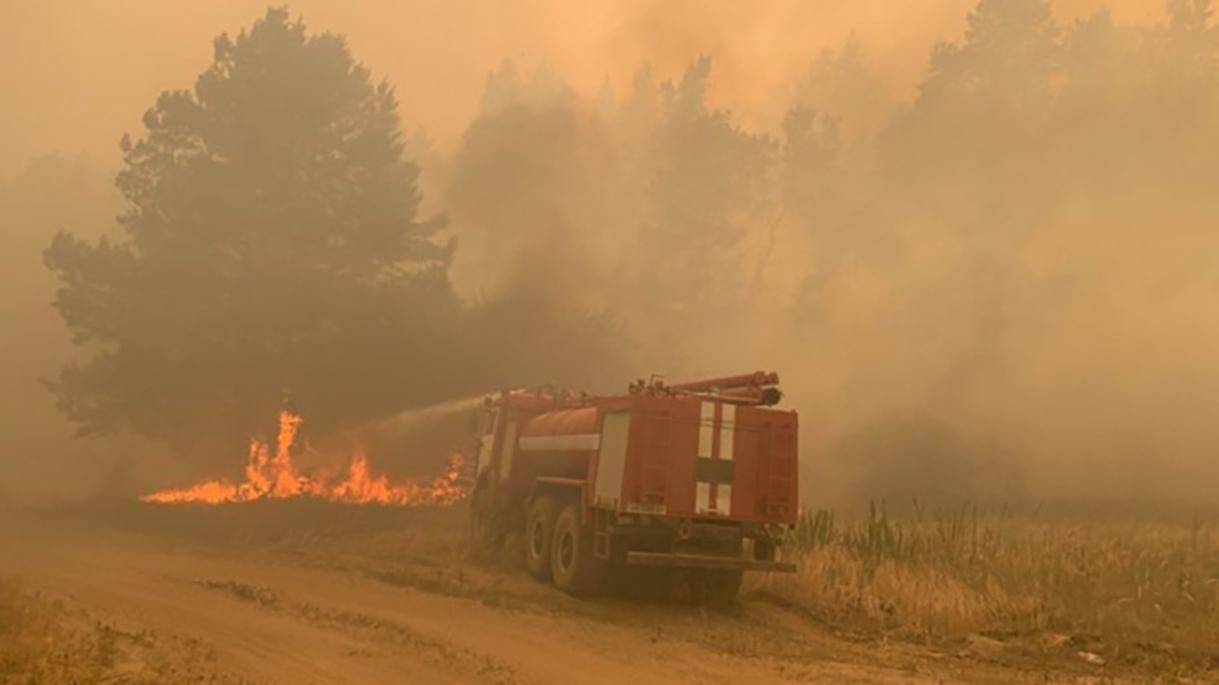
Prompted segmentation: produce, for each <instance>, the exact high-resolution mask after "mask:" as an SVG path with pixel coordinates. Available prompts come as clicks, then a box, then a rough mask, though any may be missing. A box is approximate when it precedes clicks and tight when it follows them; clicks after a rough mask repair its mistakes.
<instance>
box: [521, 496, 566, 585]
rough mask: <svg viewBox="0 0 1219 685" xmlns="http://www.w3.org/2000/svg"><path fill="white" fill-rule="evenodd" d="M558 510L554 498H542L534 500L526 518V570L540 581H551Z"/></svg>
mask: <svg viewBox="0 0 1219 685" xmlns="http://www.w3.org/2000/svg"><path fill="white" fill-rule="evenodd" d="M558 509H559V508H558V504H557V503H556V502H555V501H554V498H553V497H548V496H542V497H538V498H536V499H534V500H533V503H532V504H530V505H529V513H528V515H526V517H525V568H526V569H528V570H529V575H531V576H533V577H534V578H537V579H538V580H543V581H544V580H550V573H551V568H550V567H551V564H552V559H551V556H552V555H551V553H550V548H551V546H552V544H553V543H554V526H555V519H557V518H558V513H559V512H558Z"/></svg>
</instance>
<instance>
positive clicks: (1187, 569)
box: [753, 505, 1219, 672]
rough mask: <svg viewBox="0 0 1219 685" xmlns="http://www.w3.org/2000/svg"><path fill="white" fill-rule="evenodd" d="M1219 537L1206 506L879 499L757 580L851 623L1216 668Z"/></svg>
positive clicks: (806, 522) (810, 533) (809, 519)
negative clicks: (1164, 513)
mask: <svg viewBox="0 0 1219 685" xmlns="http://www.w3.org/2000/svg"><path fill="white" fill-rule="evenodd" d="M1217 543H1219V534H1217V532H1216V531H1215V530H1214V529H1213V528H1212V527H1210V526H1208V525H1204V524H1203V522H1202V521H1201V519H1200V518H1199V517H1198V516H1197V515H1194V516H1193V517H1187V519H1186V520H1185V521H1183V522H1178V523H1172V522H1160V523H1145V522H1143V523H1140V522H1121V521H1118V520H1108V521H1103V520H1102V521H1088V520H1083V519H1080V518H1076V519H1074V520H1063V519H1055V520H1051V519H1049V518H1048V517H1044V516H1040V517H1039V516H1025V517H1015V516H1011V515H1006V514H998V513H989V514H988V513H985V512H980V511H979V510H978V508H976V507H972V506H970V507H965V508H962V509H960V510H957V511H955V512H952V513H947V514H945V513H940V514H937V515H934V516H930V517H928V516H925V514H924V512H922V511H920V510H919V509H918V507H917V505H916V508H915V515H914V516H912V517H910V518H909V519H907V520H904V521H895V520H893V519H891V518H890V517H889V516H888V515H887V514H886V513H885V512H884V509H883V507H880V508H877V507H873V508H872V510H871V512H870V514H869V515H868V516H867V517H866V518H864V519H863V520H861V521H858V522H854V523H851V524H846V525H843V524H840V523H838V522H836V521H835V519H834V517H833V516H832V515H830V514H828V513H826V512H818V513H810V514H808V515H806V516H805V517H804V518H803V519H802V520H801V522H800V525H799V526H798V527H797V529H796V530H795V532H794V534H793V536H792V540H791V548H790V551H791V552H793V553H794V555H795V556H796V558H797V561H798V562H799V564H800V571H799V573H797V574H796V575H794V576H774V577H770V578H763V579H759V580H758V581H757V582H756V583H755V585H754V586H753V587H754V589H755V590H756V591H758V592H759V593H760V594H762V595H763V596H770V597H772V598H774V599H777V600H779V601H783V602H786V603H790V604H791V605H793V606H796V607H799V608H802V609H804V610H806V611H807V612H809V613H810V614H812V615H815V616H816V617H818V618H819V619H821V620H825V621H829V622H833V623H837V624H841V625H845V626H850V627H852V628H855V629H861V630H880V631H884V632H886V633H893V634H897V635H900V636H902V637H908V638H914V639H922V640H963V639H966V638H969V637H970V636H978V635H982V636H987V637H989V638H994V639H1001V640H1008V641H1018V642H1021V643H1022V644H1024V645H1026V646H1027V645H1037V646H1038V649H1043V650H1044V649H1045V648H1047V645H1048V646H1049V647H1052V648H1055V649H1057V648H1061V650H1063V651H1069V652H1070V653H1071V654H1076V655H1083V654H1095V655H1097V656H1099V657H1101V658H1102V659H1106V660H1109V661H1113V660H1116V661H1118V662H1123V663H1129V664H1131V665H1143V666H1148V667H1151V668H1155V669H1169V670H1171V669H1176V668H1179V667H1184V668H1186V669H1187V670H1190V671H1194V672H1196V671H1199V670H1201V671H1209V670H1211V669H1216V668H1219V544H1217ZM1089 658H1091V657H1089ZM1165 672H1168V671H1165Z"/></svg>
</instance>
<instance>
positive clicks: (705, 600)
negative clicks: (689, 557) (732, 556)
mask: <svg viewBox="0 0 1219 685" xmlns="http://www.w3.org/2000/svg"><path fill="white" fill-rule="evenodd" d="M744 575H745V573H744V572H743V571H730V570H726V569H703V570H701V571H697V572H695V574H694V578H692V581H693V583H694V588H693V589H694V596H695V599H696V601H698V602H699V603H700V604H703V605H704V606H709V607H714V608H718V609H723V608H726V607H729V606H732V603H733V602H735V601H736V597H737V595H738V594H740V592H741V580H742V578H743V577H744Z"/></svg>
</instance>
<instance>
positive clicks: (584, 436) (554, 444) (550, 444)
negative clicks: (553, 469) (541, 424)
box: [517, 433, 601, 452]
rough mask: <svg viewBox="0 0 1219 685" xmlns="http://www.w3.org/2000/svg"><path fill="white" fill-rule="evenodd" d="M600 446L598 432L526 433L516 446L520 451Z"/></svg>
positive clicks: (588, 448)
mask: <svg viewBox="0 0 1219 685" xmlns="http://www.w3.org/2000/svg"><path fill="white" fill-rule="evenodd" d="M600 446H601V434H600V433H573V434H571V435H526V436H523V437H522V438H521V439H520V441H519V442H517V447H518V448H519V449H520V450H521V451H522V452H545V451H553V452H566V451H572V452H574V451H581V450H590V451H591V450H595V449H597V448H598V447H600Z"/></svg>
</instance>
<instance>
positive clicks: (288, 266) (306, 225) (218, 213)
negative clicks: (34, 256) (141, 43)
mask: <svg viewBox="0 0 1219 685" xmlns="http://www.w3.org/2000/svg"><path fill="white" fill-rule="evenodd" d="M144 126H145V129H146V131H145V133H144V135H143V137H142V138H140V139H138V140H136V141H134V142H132V141H131V140H130V139H129V138H128V137H126V136H124V138H123V145H122V148H123V151H124V160H123V161H124V166H123V169H122V171H121V172H120V173H119V175H118V178H117V184H118V187H119V189H120V190H121V191H122V193H123V195H124V197H125V198H126V200H127V203H128V205H127V209H126V211H124V212H123V214H122V215H121V216H120V218H119V223H120V224H121V228H122V230H123V232H124V234H125V237H124V239H122V240H121V241H110V240H106V239H102V240H101V241H99V242H96V243H90V242H85V241H82V240H80V239H77V238H75V237H73V236H72V235H70V234H66V233H61V234H59V235H57V236H56V237H55V239H54V241H53V242H52V244H51V246H50V247H49V248H48V249H47V251H46V253H45V258H46V262H47V264H48V266H49V267H50V268H51V269H53V270H55V271H56V272H57V273H58V275H59V278H60V281H61V288H60V290H59V291H58V294H57V296H56V300H55V305H56V307H57V308H58V309H59V312H60V314H61V315H62V317H63V319H64V321H65V322H66V324H67V325H68V327H69V328H70V329H71V330H72V332H73V334H74V338H75V341H76V342H77V343H78V344H79V345H80V346H81V348H82V350H84V351H86V352H87V353H88V357H87V359H85V360H84V361H83V362H74V363H72V364H69V365H68V366H67V367H65V368H64V369H63V371H62V373H61V374H60V376H59V377H58V379H57V380H56V381H55V382H54V383H53V384H52V385H53V388H54V390H55V392H56V393H57V395H58V399H59V403H60V406H61V408H62V409H63V410H64V411H65V412H66V413H67V415H68V416H69V418H71V419H72V420H73V421H75V422H76V423H78V424H79V426H80V429H81V431H82V432H84V433H93V432H104V431H110V430H115V429H123V428H133V429H135V430H136V431H138V432H140V433H143V434H145V435H149V436H153V437H158V438H168V439H174V440H181V441H184V442H185V441H190V440H193V439H195V437H196V436H198V435H200V434H201V433H208V432H223V433H225V435H228V436H233V437H235V438H239V437H241V436H244V435H247V434H248V433H249V431H251V430H252V429H253V428H254V427H255V426H257V425H260V424H261V422H265V421H266V419H267V417H268V416H273V415H274V411H275V410H276V409H277V408H278V407H279V406H280V404H281V403H283V402H284V401H285V400H287V401H289V402H290V403H291V404H292V405H293V406H294V407H295V408H297V409H298V411H302V412H305V413H307V414H310V415H311V416H312V418H313V419H314V425H318V424H321V425H325V424H326V423H328V422H338V421H343V420H345V419H350V418H356V417H359V416H361V415H367V414H373V413H377V412H380V411H386V410H388V409H392V408H395V405H400V404H402V403H406V402H409V401H412V400H418V399H426V397H424V395H425V394H426V393H428V392H435V388H436V385H435V383H437V382H439V380H438V378H439V374H440V373H442V371H441V369H442V368H443V365H438V364H436V363H434V361H435V358H436V355H439V354H444V353H445V352H442V350H444V340H443V337H444V336H443V335H441V333H442V329H443V328H444V326H445V325H446V324H447V323H451V322H452V321H453V316H455V314H454V309H455V306H454V305H455V300H454V298H453V297H452V295H451V291H450V288H449V286H448V281H447V279H446V276H445V269H446V265H447V263H448V261H449V257H450V254H451V245H448V244H443V243H441V242H438V241H437V240H436V236H437V232H438V231H439V230H440V229H441V227H442V222H440V221H437V220H429V221H421V220H419V219H418V217H417V213H418V206H419V202H420V195H419V192H418V191H417V187H416V177H417V174H418V171H417V168H416V166H415V165H414V164H413V163H411V162H410V161H408V160H406V159H404V158H403V155H402V151H403V141H402V137H401V133H400V129H399V119H398V106H397V102H396V100H395V97H394V93H393V90H392V89H391V88H390V87H389V85H388V84H386V83H385V82H380V83H374V82H373V81H372V79H371V77H370V74H369V71H368V69H366V68H365V67H363V66H361V65H360V64H358V63H357V62H356V61H355V60H354V59H353V57H352V55H351V53H350V51H349V50H348V47H347V45H346V43H345V41H344V39H343V38H342V37H340V36H337V35H333V34H329V33H322V34H310V33H308V32H307V31H306V27H305V26H304V24H303V23H302V22H301V21H300V20H292V19H291V18H290V17H289V15H288V13H287V11H286V10H283V9H269V10H268V11H267V13H266V15H265V16H264V17H263V18H262V19H260V20H258V21H256V22H255V23H254V25H253V26H252V28H250V29H249V30H248V31H242V32H241V33H240V34H239V35H238V36H237V37H236V38H235V39H233V38H230V37H229V36H228V35H221V36H220V37H219V38H217V39H216V41H215V45H214V60H213V62H212V64H211V66H210V67H209V68H208V69H207V70H206V71H204V72H203V73H202V74H201V75H200V76H199V78H198V79H197V81H196V82H195V86H194V88H193V90H176V91H168V92H165V93H162V95H161V96H160V97H159V98H158V100H157V102H156V104H155V105H154V106H153V107H152V108H151V109H150V110H148V112H147V113H146V114H145V115H144ZM448 353H449V354H451V352H448Z"/></svg>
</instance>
